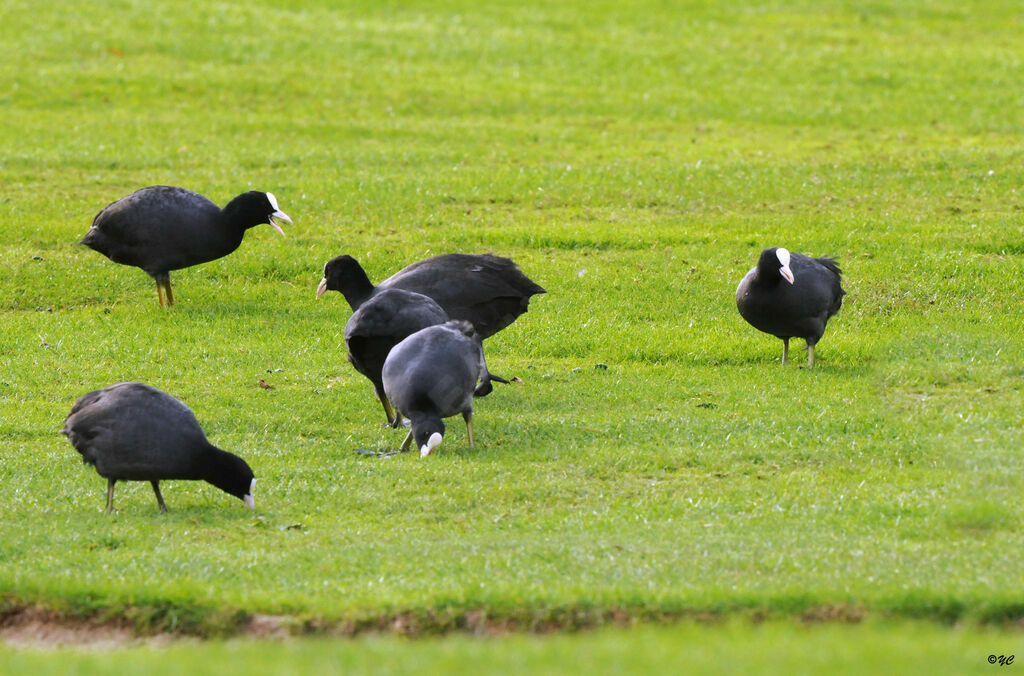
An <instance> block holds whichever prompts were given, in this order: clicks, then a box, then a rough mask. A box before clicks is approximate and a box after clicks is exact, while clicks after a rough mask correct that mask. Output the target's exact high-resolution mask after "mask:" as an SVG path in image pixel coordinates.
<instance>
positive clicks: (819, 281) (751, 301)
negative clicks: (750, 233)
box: [736, 247, 846, 368]
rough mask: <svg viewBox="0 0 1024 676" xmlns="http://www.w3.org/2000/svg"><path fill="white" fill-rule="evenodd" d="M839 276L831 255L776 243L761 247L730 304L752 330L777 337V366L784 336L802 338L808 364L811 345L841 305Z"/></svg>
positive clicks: (811, 362) (784, 352)
mask: <svg viewBox="0 0 1024 676" xmlns="http://www.w3.org/2000/svg"><path fill="white" fill-rule="evenodd" d="M841 274H842V270H840V269H839V266H838V265H836V262H835V260H833V259H831V258H811V257H809V256H804V255H803V254H798V253H790V252H789V251H787V250H786V249H783V248H782V247H772V248H770V249H765V250H764V251H762V252H761V257H760V258H759V259H758V261H757V265H756V266H755V267H754V268H753V269H752V270H751V271H750V272H748V273H747V274H746V276H745V277H744V278H743V280H742V281H740V284H739V286H738V287H737V288H736V307H738V308H739V311H740V315H742V316H743V318H744V319H746V320H747V321H748V322H749V323H750V324H751V325H752V326H754V328H756V329H759V330H761V331H764V332H765V333H770V334H772V335H773V336H776V337H778V338H781V339H782V364H783V365H785V364H786V358H787V357H788V355H789V339H790V338H803V339H805V340H806V341H807V367H808V368H811V367H813V366H814V346H815V345H816V344H817V342H818V341H819V340H821V336H822V334H824V333H825V324H826V323H827V322H828V320H829V317H831V316H832V315H834V314H836V313H837V312H839V307H840V306H841V305H842V303H843V294H845V293H846V292H845V291H843V289H842V287H841V286H840V276H841Z"/></svg>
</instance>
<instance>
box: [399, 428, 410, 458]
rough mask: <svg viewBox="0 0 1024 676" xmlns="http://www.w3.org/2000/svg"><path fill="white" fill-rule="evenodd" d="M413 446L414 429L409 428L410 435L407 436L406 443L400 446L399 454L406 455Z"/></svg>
mask: <svg viewBox="0 0 1024 676" xmlns="http://www.w3.org/2000/svg"><path fill="white" fill-rule="evenodd" d="M411 444H412V428H411V427H410V428H409V433H408V434H407V435H405V441H403V442H402V445H401V446H399V448H398V451H399V453H405V452H406V451H408V450H409V446H410V445H411Z"/></svg>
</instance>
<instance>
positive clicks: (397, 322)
mask: <svg viewBox="0 0 1024 676" xmlns="http://www.w3.org/2000/svg"><path fill="white" fill-rule="evenodd" d="M446 321H448V315H447V314H445V312H444V310H442V309H441V306H440V305H438V304H437V303H435V302H434V301H433V300H432V299H431V298H430V297H428V296H424V295H423V294H421V293H414V292H412V291H406V290H404V289H382V290H381V291H380V292H379V293H376V294H374V295H373V297H372V298H370V299H369V300H367V301H366V302H364V303H363V304H362V305H360V306H359V307H358V309H357V310H356V311H355V312H353V313H352V316H351V317H349V320H348V323H346V324H345V346H346V347H347V348H348V360H349V362H351V363H352V366H354V367H355V368H356V370H357V371H359V372H360V373H362V374H363V375H364V376H366V377H367V378H369V379H370V382H371V383H373V389H374V392H376V394H377V398H378V399H379V400H380V403H381V405H382V406H384V414H385V415H386V416H387V418H388V423H389V424H391V425H392V426H393V427H398V426H399V425H400V424H401V418H400V417H399V416H396V415H394V413H393V412H392V411H391V404H390V403H388V398H387V395H385V394H384V381H383V379H382V376H381V369H382V368H383V367H384V360H385V359H387V356H388V353H389V352H391V348H393V347H394V346H395V345H397V344H398V343H400V342H401V341H402V340H403V339H405V338H406V337H408V336H410V335H412V334H414V333H416V332H417V331H419V330H420V329H425V328H427V327H428V326H434V325H436V324H443V323H445V322H446Z"/></svg>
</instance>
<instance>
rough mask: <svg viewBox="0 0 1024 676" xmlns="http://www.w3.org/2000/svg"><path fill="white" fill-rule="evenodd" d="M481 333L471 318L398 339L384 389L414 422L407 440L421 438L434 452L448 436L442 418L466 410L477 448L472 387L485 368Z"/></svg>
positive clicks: (419, 444) (422, 450) (424, 448)
mask: <svg viewBox="0 0 1024 676" xmlns="http://www.w3.org/2000/svg"><path fill="white" fill-rule="evenodd" d="M486 370H487V366H486V363H485V362H484V354H483V349H482V348H481V345H480V338H479V336H478V335H477V334H476V333H475V331H474V330H473V326H472V325H471V324H470V323H469V322H466V321H449V322H446V323H444V324H440V325H438V326H431V327H428V328H425V329H422V330H421V331H417V332H416V333H414V334H412V335H411V336H409V337H408V338H406V339H405V340H403V341H402V342H400V343H398V345H396V346H395V347H394V348H393V349H392V350H391V353H390V354H389V355H388V358H387V360H386V361H385V362H384V368H383V371H382V376H383V381H384V391H385V393H386V394H387V397H388V399H390V400H391V403H392V404H393V405H394V407H395V410H396V411H397V412H401V413H402V414H404V415H405V416H406V417H407V418H409V420H410V421H411V423H412V429H411V430H410V431H409V435H408V436H407V437H406V439H405V441H404V442H403V444H402V450H403V451H404V450H406V449H407V448H408V446H409V443H410V442H412V441H413V440H415V441H416V446H417V448H419V449H420V454H421V455H427V454H429V453H430V452H431V451H432V450H433V449H434V448H435V447H436V446H437V445H438V444H439V443H441V439H442V438H443V436H444V430H445V426H444V422H443V420H442V419H443V418H447V417H450V416H453V415H456V414H459V413H461V414H462V417H463V419H464V420H465V421H466V430H467V434H468V436H469V446H470V448H472V447H473V426H472V416H473V392H474V389H475V388H476V385H477V380H478V379H479V378H481V376H482V375H483V374H484V373H486Z"/></svg>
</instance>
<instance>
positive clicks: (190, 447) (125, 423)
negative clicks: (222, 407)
mask: <svg viewBox="0 0 1024 676" xmlns="http://www.w3.org/2000/svg"><path fill="white" fill-rule="evenodd" d="M63 432H64V433H65V434H66V435H67V436H68V439H69V440H70V441H71V444H72V445H73V446H74V447H75V450H77V451H78V452H79V453H81V454H82V460H83V461H84V462H86V463H88V464H91V465H95V466H96V471H97V472H99V474H100V475H101V476H105V477H108V478H115V479H138V480H153V479H189V478H196V476H197V472H198V471H199V470H198V463H199V460H200V458H201V456H202V455H203V453H205V452H206V449H207V448H208V447H209V442H208V441H207V440H206V435H204V434H203V431H202V428H201V427H200V426H199V422H198V421H197V420H196V418H195V415H193V413H192V411H190V410H189V409H188V407H187V406H185V405H184V404H183V403H181V402H180V401H178V400H177V399H175V398H174V397H172V396H170V395H168V394H166V393H164V392H161V391H160V390H157V389H156V388H152V387H149V386H148V385H143V384H142V383H118V384H116V385H111V386H110V387H107V388H105V389H102V390H96V391H94V392H89V393H87V394H84V395H82V396H81V397H80V398H79V399H78V400H77V401H76V402H75V404H74V406H73V407H72V408H71V412H70V413H69V414H68V417H67V420H66V421H65V425H64V430H63Z"/></svg>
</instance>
